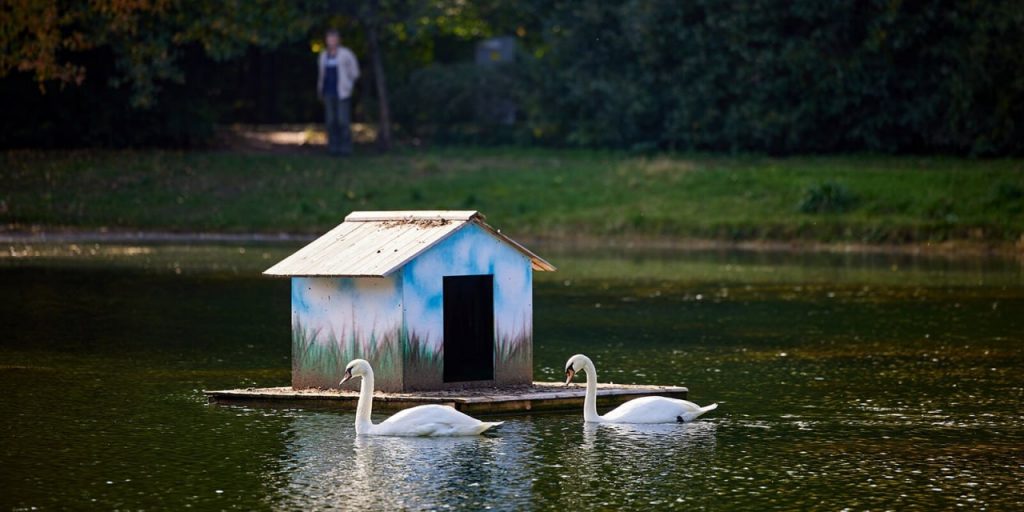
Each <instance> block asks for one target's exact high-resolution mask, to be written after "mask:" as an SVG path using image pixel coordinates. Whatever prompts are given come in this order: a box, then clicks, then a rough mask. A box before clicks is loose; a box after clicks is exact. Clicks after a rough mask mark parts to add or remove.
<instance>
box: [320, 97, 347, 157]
mask: <svg viewBox="0 0 1024 512" xmlns="http://www.w3.org/2000/svg"><path fill="white" fill-rule="evenodd" d="M349 105H350V101H349V99H348V98H345V99H340V98H338V97H337V96H324V109H325V116H324V117H325V118H326V120H327V151H330V152H331V154H332V155H349V154H351V153H352V130H351V128H350V127H349V122H350V121H351V112H350V110H349Z"/></svg>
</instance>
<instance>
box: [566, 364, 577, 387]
mask: <svg viewBox="0 0 1024 512" xmlns="http://www.w3.org/2000/svg"><path fill="white" fill-rule="evenodd" d="M575 376H576V370H573V369H572V366H570V367H568V368H566V369H565V385H566V386H568V385H569V384H572V378H573V377H575Z"/></svg>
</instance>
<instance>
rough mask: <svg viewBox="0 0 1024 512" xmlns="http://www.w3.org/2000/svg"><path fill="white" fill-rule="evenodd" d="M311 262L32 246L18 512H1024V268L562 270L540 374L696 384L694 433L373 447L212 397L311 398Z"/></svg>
mask: <svg viewBox="0 0 1024 512" xmlns="http://www.w3.org/2000/svg"><path fill="white" fill-rule="evenodd" d="M291 250H292V248H290V247H244V248H240V247H198V248H180V247H124V246H103V247H100V246H74V247H71V246H47V247H22V246H14V247H10V248H9V251H7V253H6V254H5V255H4V256H3V257H0V327H2V334H3V335H2V336H0V386H2V389H3V392H2V393H0V407H2V409H3V414H2V416H0V418H2V419H0V428H2V431H3V437H2V440H0V489H2V492H0V508H4V509H11V508H16V509H29V508H32V507H38V508H69V507H70V508H82V507H86V506H89V507H93V508H104V509H110V508H128V509H141V508H151V509H152V508H162V509H181V508H186V507H194V508H202V509H209V508H236V509H310V508H339V509H357V508H364V509H368V510H374V509H396V508H408V509H442V508H459V509H485V508H493V509H559V510H572V509H581V510H587V509H592V508H593V509H598V508H613V507H617V508H625V509H645V510H651V509H663V508H677V509H722V510H765V509H772V508H778V509H808V508H820V509H843V508H850V509H894V510H906V509H912V508H921V509H954V508H962V509H965V510H981V509H989V510H1007V509H1020V508H1022V507H1024V408H1022V406H1021V403H1022V399H1024V272H1022V266H1021V264H1020V262H1017V261H1002V260H939V259H921V258H911V257H897V256H870V257H869V256H834V255H810V256H808V255H802V256H801V255H787V254H757V253H708V252H653V253H652V252H639V251H618V252H610V251H604V250H592V251H576V252H573V251H547V252H546V253H545V255H547V256H550V259H551V260H553V261H554V263H555V264H557V265H559V267H560V270H559V272H557V273H554V274H549V275H538V279H537V288H536V299H535V315H536V319H535V324H536V325H535V337H536V345H535V356H536V360H535V374H536V376H537V377H538V378H539V379H543V380H554V379H557V378H558V377H559V376H560V374H561V367H562V365H563V364H564V361H565V359H566V358H567V357H568V356H569V355H571V354H573V353H576V352H584V353H586V354H588V355H590V356H591V357H592V358H593V359H594V361H595V362H596V364H597V368H598V371H599V373H600V377H601V380H603V381H614V382H622V383H633V382H635V383H658V384H679V385H685V386H688V387H689V388H690V390H691V399H692V400H694V401H696V402H698V403H701V404H706V403H710V402H716V401H717V402H719V403H720V404H721V405H720V407H719V408H718V410H716V411H714V412H712V413H710V414H708V415H707V416H705V417H704V418H702V419H700V420H698V421H697V422H695V423H691V424H687V425H657V426H592V427H591V426H584V425H583V423H582V415H581V414H580V413H572V414H547V415H534V416H509V417H505V418H503V419H504V420H505V421H506V424H505V425H504V426H503V427H502V429H501V430H500V431H498V432H497V433H495V434H493V435H487V436H483V437H477V438H462V439H386V438H357V437H355V436H354V434H353V428H352V421H353V416H352V415H351V414H349V413H345V412H336V411H330V410H322V409H321V410H302V409H267V408H248V407H228V406H209V405H206V403H205V400H204V398H203V396H202V394H201V393H200V390H201V389H212V388H223V387H239V386H269V385H283V384H285V383H287V382H288V372H289V364H290V363H289V353H290V349H289V342H290V337H289V332H288V323H289V319H288V315H289V304H288V298H289V293H288V284H287V282H286V281H280V280H273V279H264V278H261V277H259V275H258V274H259V271H260V270H261V269H262V268H263V267H265V266H266V264H267V263H268V262H270V263H272V262H273V261H276V259H278V258H280V257H282V256H283V255H286V254H288V253H289V252H290V251H291Z"/></svg>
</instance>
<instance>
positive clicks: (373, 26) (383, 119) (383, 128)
mask: <svg viewBox="0 0 1024 512" xmlns="http://www.w3.org/2000/svg"><path fill="white" fill-rule="evenodd" d="M366 39H367V42H368V43H369V44H370V63H371V65H372V66H373V81H374V83H375V84H376V85H377V107H378V109H379V111H378V116H377V147H378V148H379V149H380V150H381V151H388V150H390V149H391V105H390V103H388V81H387V79H386V78H385V77H384V59H383V57H382V56H381V53H380V44H378V41H377V23H376V20H370V22H369V23H367V25H366Z"/></svg>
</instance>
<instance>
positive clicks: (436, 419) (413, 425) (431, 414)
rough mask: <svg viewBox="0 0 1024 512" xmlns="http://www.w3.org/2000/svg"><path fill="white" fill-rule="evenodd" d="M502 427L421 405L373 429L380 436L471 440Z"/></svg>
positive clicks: (457, 412)
mask: <svg viewBox="0 0 1024 512" xmlns="http://www.w3.org/2000/svg"><path fill="white" fill-rule="evenodd" d="M498 425H501V422H485V421H480V420H478V419H476V418H473V417H472V416H468V415H466V414H463V413H461V412H459V411H456V410H455V409H452V408H451V407H446V406H443V405H433V404H432V405H420V406H418V407H412V408H409V409H404V410H402V411H399V412H398V413H396V414H395V415H394V416H392V417H390V418H388V419H386V420H384V421H382V422H380V423H378V424H376V425H374V426H372V427H371V428H370V431H369V432H367V433H368V434H370V435H377V436H471V435H476V434H480V433H482V432H484V431H485V430H487V429H490V428H493V427H496V426H498Z"/></svg>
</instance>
